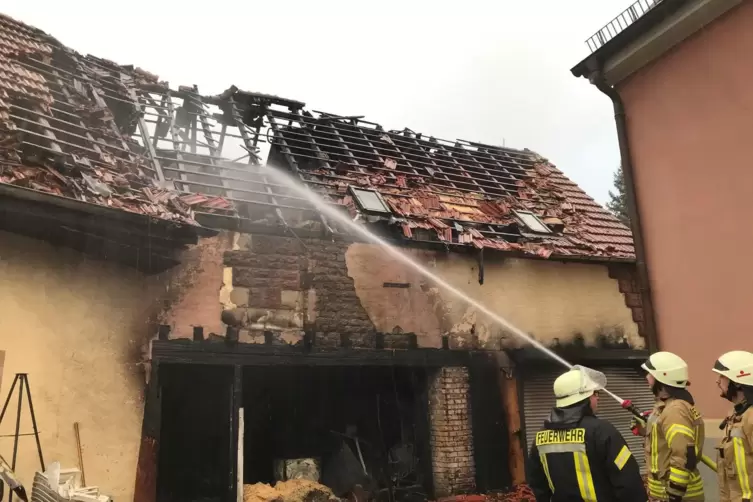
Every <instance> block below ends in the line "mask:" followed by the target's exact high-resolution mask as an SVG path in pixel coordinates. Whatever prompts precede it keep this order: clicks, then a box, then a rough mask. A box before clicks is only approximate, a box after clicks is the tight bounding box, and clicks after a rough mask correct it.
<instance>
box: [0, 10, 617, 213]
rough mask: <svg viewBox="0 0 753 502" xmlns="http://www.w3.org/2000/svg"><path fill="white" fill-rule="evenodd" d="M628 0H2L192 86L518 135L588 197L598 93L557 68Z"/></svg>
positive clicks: (454, 130)
mask: <svg viewBox="0 0 753 502" xmlns="http://www.w3.org/2000/svg"><path fill="white" fill-rule="evenodd" d="M629 3H630V0H568V1H562V0H518V1H511V0H453V1H446V0H404V1H403V2H398V1H396V0H380V1H379V2H364V1H358V0H350V1H348V0H275V1H272V2H269V1H265V2H261V1H257V0H210V1H194V2H191V1H177V0H129V1H127V2H125V1H118V2H112V3H108V2H102V1H98V0H97V1H95V0H65V1H61V0H3V2H2V7H0V11H2V12H3V13H4V14H7V15H10V16H12V17H14V18H16V19H18V20H20V21H23V22H25V23H27V24H30V25H33V26H36V27H37V28H40V29H42V30H44V31H46V32H47V33H49V34H51V35H52V36H54V37H55V38H57V39H58V40H59V41H60V42H62V43H63V44H65V45H67V46H69V47H71V48H73V49H75V50H76V51H78V52H80V53H84V54H93V55H96V56H98V57H102V58H105V59H109V60H112V61H115V62H117V63H120V64H133V65H135V66H139V67H141V68H143V69H145V70H147V71H150V72H151V73H155V74H157V75H159V76H160V78H161V79H162V80H167V81H169V82H170V83H171V84H172V85H173V86H174V87H177V86H178V85H193V84H196V85H198V87H199V90H200V91H201V93H202V94H215V93H219V92H221V91H223V90H225V89H227V88H228V87H230V85H233V84H234V85H236V86H238V87H239V88H241V89H244V90H249V91H256V92H263V93H269V94H275V95H278V96H284V97H287V98H292V99H297V100H299V101H303V102H305V103H306V104H307V107H308V108H309V109H312V110H321V111H326V112H329V113H335V114H340V115H346V116H349V115H365V116H366V119H367V120H370V121H373V122H378V123H380V124H382V125H383V126H384V127H385V128H387V129H403V128H405V127H409V128H410V129H412V130H414V131H416V132H422V133H424V134H427V135H432V136H435V137H438V138H443V139H450V140H453V139H465V140H470V141H479V142H483V143H489V144H495V145H505V146H508V147H512V148H519V149H523V148H529V149H531V150H534V151H536V152H538V153H539V154H541V155H543V156H544V157H546V158H548V159H549V160H550V161H551V162H552V163H554V164H555V165H556V166H557V167H559V168H560V169H561V170H562V171H564V173H565V174H566V175H567V176H568V177H570V178H571V179H572V180H573V181H575V182H576V183H578V184H579V185H580V186H581V188H583V189H584V190H585V191H586V192H587V193H588V194H589V195H591V196H592V197H593V198H594V199H596V200H597V201H598V202H600V203H605V202H606V201H607V199H608V191H609V190H610V189H611V188H612V176H613V172H614V171H615V169H616V168H617V166H618V165H619V151H618V146H617V136H616V132H615V126H614V118H613V113H612V107H611V102H610V101H609V99H608V98H607V97H606V96H604V95H603V94H602V93H600V92H599V91H598V90H597V89H596V88H595V87H593V86H591V85H590V84H589V83H588V82H587V80H585V79H582V78H581V79H576V78H575V77H573V76H572V74H571V73H570V71H569V70H570V68H572V67H573V66H574V65H575V64H576V63H578V62H579V61H580V60H581V59H583V58H584V57H585V56H587V55H588V52H589V51H588V48H587V46H586V44H585V40H586V39H587V38H588V37H590V36H591V35H592V34H593V33H595V32H596V31H597V30H598V29H599V28H601V27H602V26H604V25H605V24H606V23H607V22H609V21H610V20H611V19H612V18H613V17H615V16H616V15H618V14H619V13H620V12H622V11H623V10H624V9H625V8H627V6H628V5H629Z"/></svg>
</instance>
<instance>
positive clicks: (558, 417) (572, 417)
mask: <svg viewBox="0 0 753 502" xmlns="http://www.w3.org/2000/svg"><path fill="white" fill-rule="evenodd" d="M527 477H528V484H529V485H530V487H531V489H532V490H533V492H534V495H535V496H536V502H572V501H576V500H584V501H588V502H645V501H646V500H647V496H646V490H645V487H644V485H643V480H642V479H641V475H640V469H639V467H638V462H637V461H636V460H635V457H634V456H633V455H632V454H631V452H630V449H629V448H628V446H627V444H626V443H625V440H624V439H623V438H622V436H621V435H620V433H619V432H618V431H617V429H615V428H614V426H613V425H612V424H610V423H609V422H607V421H604V420H600V419H599V418H596V417H595V416H593V414H591V413H590V410H586V409H584V408H578V407H575V408H555V409H554V410H553V411H552V416H551V417H550V419H549V420H547V421H546V422H545V424H544V429H542V430H541V431H540V432H538V433H537V434H536V440H535V442H534V444H533V445H532V446H531V451H530V453H529V457H528V464H527Z"/></svg>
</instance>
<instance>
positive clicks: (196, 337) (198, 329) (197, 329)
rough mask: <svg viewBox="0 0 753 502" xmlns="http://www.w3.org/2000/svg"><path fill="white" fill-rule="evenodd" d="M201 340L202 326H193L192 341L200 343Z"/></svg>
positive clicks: (202, 337)
mask: <svg viewBox="0 0 753 502" xmlns="http://www.w3.org/2000/svg"><path fill="white" fill-rule="evenodd" d="M202 340H204V326H194V327H193V341H194V342H201V341H202Z"/></svg>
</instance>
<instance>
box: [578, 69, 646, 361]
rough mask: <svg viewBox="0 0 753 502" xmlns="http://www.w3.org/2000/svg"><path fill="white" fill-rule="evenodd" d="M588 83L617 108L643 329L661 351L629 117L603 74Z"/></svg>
mask: <svg viewBox="0 0 753 502" xmlns="http://www.w3.org/2000/svg"><path fill="white" fill-rule="evenodd" d="M588 80H589V81H590V82H591V84H593V85H594V86H595V87H596V88H597V89H599V90H600V91H601V92H603V93H604V94H606V95H607V96H608V97H609V99H610V100H612V105H613V107H614V121H615V125H616V127H617V142H618V144H619V147H620V161H621V163H622V175H623V176H624V178H625V195H626V196H627V209H628V216H629V217H630V227H631V228H632V231H633V244H634V247H635V266H636V269H637V271H638V288H639V289H640V295H641V301H642V304H643V305H642V306H643V315H644V326H645V330H646V341H647V343H648V349H649V351H651V352H655V351H656V350H658V348H659V343H658V337H657V333H656V319H655V317H654V303H653V295H652V294H651V282H650V279H649V273H648V265H647V264H646V248H645V243H644V240H643V225H641V219H640V211H639V210H638V196H637V194H636V189H635V176H634V172H633V159H632V155H631V152H630V143H629V141H628V133H627V117H626V115H625V105H624V103H623V102H622V98H621V97H620V93H619V92H617V90H616V89H615V88H614V87H612V86H610V85H609V84H607V82H606V80H605V78H604V74H603V73H602V72H601V70H597V71H595V72H593V73H592V74H591V75H589V77H588Z"/></svg>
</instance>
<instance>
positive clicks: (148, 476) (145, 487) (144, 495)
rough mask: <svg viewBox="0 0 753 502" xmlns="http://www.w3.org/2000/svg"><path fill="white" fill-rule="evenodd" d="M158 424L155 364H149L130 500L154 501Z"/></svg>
mask: <svg viewBox="0 0 753 502" xmlns="http://www.w3.org/2000/svg"><path fill="white" fill-rule="evenodd" d="M161 423H162V392H161V388H160V370H159V364H158V362H156V361H152V365H151V371H150V372H149V383H148V384H147V387H146V392H145V396H144V418H143V422H142V425H141V446H140V447H139V457H138V462H137V465H136V485H135V487H134V500H139V501H143V502H156V500H157V476H158V469H157V466H158V463H159V444H160V428H161Z"/></svg>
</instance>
